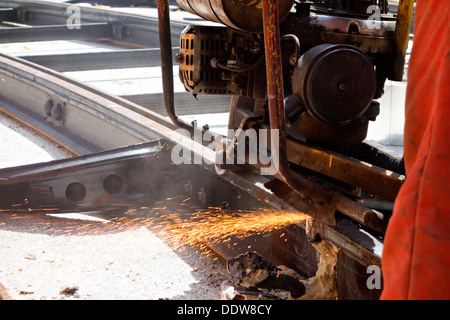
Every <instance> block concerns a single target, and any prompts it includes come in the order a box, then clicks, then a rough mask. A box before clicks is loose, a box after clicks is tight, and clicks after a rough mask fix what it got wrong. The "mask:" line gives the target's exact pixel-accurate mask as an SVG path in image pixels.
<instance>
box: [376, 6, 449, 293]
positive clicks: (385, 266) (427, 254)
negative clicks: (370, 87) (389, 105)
mask: <svg viewBox="0 0 450 320" xmlns="http://www.w3.org/2000/svg"><path fill="white" fill-rule="evenodd" d="M449 8H450V1H449V0H417V1H416V11H415V25H414V39H413V47H412V51H411V58H410V61H409V70H408V84H407V90H406V105H405V129H404V160H405V168H406V180H405V183H404V185H403V186H402V188H401V189H400V192H399V194H398V196H397V199H396V202H395V206H394V212H393V215H392V217H391V220H390V221H389V225H388V228H387V231H386V237H385V242H384V249H383V255H382V271H383V292H382V295H381V299H450V27H449V21H450V20H449Z"/></svg>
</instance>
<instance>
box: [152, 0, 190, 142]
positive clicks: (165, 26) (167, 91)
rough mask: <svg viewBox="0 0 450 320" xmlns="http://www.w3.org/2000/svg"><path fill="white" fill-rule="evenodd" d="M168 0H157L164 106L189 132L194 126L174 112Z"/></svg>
mask: <svg viewBox="0 0 450 320" xmlns="http://www.w3.org/2000/svg"><path fill="white" fill-rule="evenodd" d="M169 11H170V9H169V0H158V26H159V43H160V50H161V72H162V82H163V93H164V106H165V109H166V112H167V115H168V116H169V118H170V120H172V122H173V123H174V124H175V125H176V126H178V127H180V128H183V129H187V130H188V131H189V132H190V133H191V134H192V133H193V131H194V127H193V126H192V125H190V124H188V123H186V122H184V121H183V120H182V119H180V118H179V117H178V116H177V115H176V113H175V103H174V88H173V63H172V39H171V32H170V14H169Z"/></svg>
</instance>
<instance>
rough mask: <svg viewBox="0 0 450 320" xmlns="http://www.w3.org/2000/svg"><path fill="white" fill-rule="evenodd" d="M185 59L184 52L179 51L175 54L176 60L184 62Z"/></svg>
mask: <svg viewBox="0 0 450 320" xmlns="http://www.w3.org/2000/svg"><path fill="white" fill-rule="evenodd" d="M183 60H184V56H183V54H181V53H179V54H176V55H175V62H178V63H182V62H183Z"/></svg>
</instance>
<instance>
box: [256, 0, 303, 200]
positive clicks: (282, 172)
mask: <svg viewBox="0 0 450 320" xmlns="http://www.w3.org/2000/svg"><path fill="white" fill-rule="evenodd" d="M262 11H263V21H264V46H265V53H266V72H267V87H268V88H267V89H268V97H269V119H270V129H271V130H276V131H277V132H278V140H276V139H271V152H272V158H273V160H274V163H275V165H276V167H277V169H278V173H277V174H276V175H275V176H276V177H277V178H278V179H280V180H281V181H283V182H285V183H286V184H288V185H289V186H290V187H291V188H292V189H294V190H295V191H297V192H298V193H299V194H300V195H301V196H302V197H308V196H309V194H310V192H311V188H309V187H308V186H307V185H304V184H301V183H299V182H298V181H297V180H296V179H294V178H293V177H292V175H291V172H290V168H289V162H288V158H287V152H286V150H287V143H286V131H285V128H286V123H285V119H284V102H283V100H284V94H283V70H282V67H281V66H282V63H281V62H282V61H281V45H280V21H279V13H278V0H263V10H262ZM271 136H273V135H272V134H271Z"/></svg>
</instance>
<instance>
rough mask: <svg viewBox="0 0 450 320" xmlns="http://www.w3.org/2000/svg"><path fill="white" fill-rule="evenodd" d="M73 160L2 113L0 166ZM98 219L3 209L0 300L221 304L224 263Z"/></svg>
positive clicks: (134, 226)
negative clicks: (204, 301)
mask: <svg viewBox="0 0 450 320" xmlns="http://www.w3.org/2000/svg"><path fill="white" fill-rule="evenodd" d="M70 156H73V155H72V154H70V153H68V152H67V151H66V150H64V149H62V148H60V147H58V146H56V145H55V144H53V143H52V142H51V141H49V140H48V139H45V138H43V137H40V136H39V135H38V134H36V133H35V132H34V131H32V130H30V129H28V128H26V127H25V126H23V125H21V124H20V123H18V122H17V121H15V120H13V119H11V118H9V117H7V116H3V115H2V116H0V168H2V167H3V168H5V167H10V166H17V165H22V164H28V163H34V162H41V161H50V160H52V159H61V158H66V157H70ZM99 217H100V216H97V217H96V216H95V215H81V214H74V215H45V214H12V213H7V212H0V239H2V245H1V246H0V298H2V297H3V298H4V299H5V298H7V295H8V294H9V296H10V298H11V299H17V300H41V299H45V300H47V299H49V300H50V299H71V300H72V299H74V300H79V299H83V300H98V299H101V300H108V299H121V300H123V299H139V300H142V299H174V300H176V299H186V300H189V299H219V297H220V285H221V284H222V283H223V282H224V281H226V280H228V273H227V272H226V269H225V264H224V262H223V261H222V259H220V258H219V257H217V256H216V255H214V254H213V253H211V252H208V251H207V250H205V249H199V248H197V247H195V246H188V245H184V246H181V247H179V246H177V247H176V248H174V247H172V245H171V244H170V243H169V242H165V241H164V239H165V238H164V237H160V235H161V232H160V231H158V230H157V229H154V228H151V227H150V226H149V225H148V224H146V223H144V222H142V223H141V224H140V223H136V222H131V221H129V222H127V221H126V220H123V219H119V220H118V222H115V221H111V220H110V219H104V216H102V217H101V218H99ZM164 234H165V236H167V234H166V233H164ZM2 286H3V288H2Z"/></svg>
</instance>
